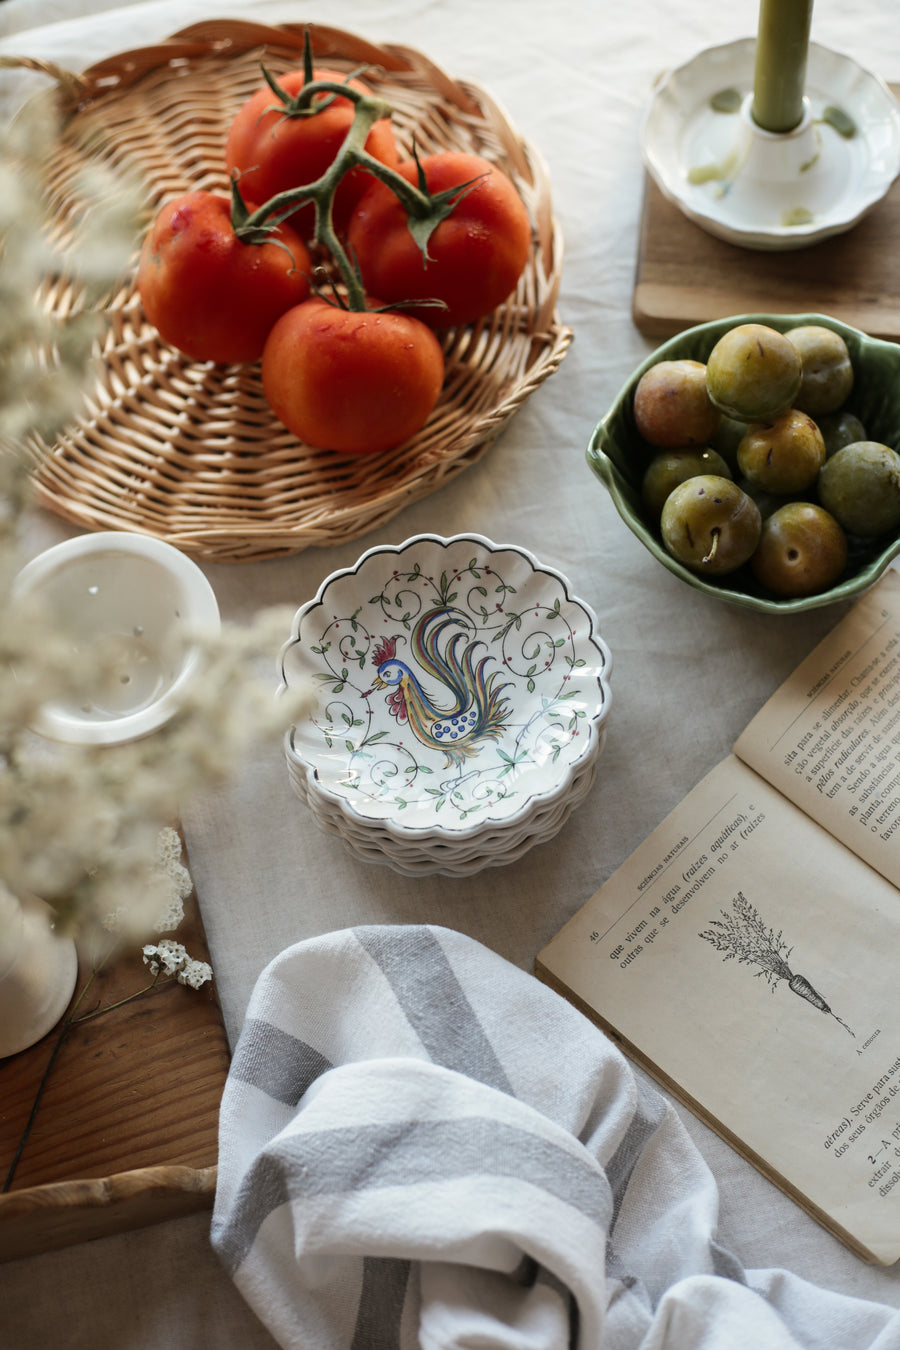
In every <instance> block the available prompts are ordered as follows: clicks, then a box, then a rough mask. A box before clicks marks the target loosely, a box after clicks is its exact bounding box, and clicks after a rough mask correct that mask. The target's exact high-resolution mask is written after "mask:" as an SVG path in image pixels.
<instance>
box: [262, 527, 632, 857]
mask: <svg viewBox="0 0 900 1350" xmlns="http://www.w3.org/2000/svg"><path fill="white" fill-rule="evenodd" d="M280 665H281V690H282V691H284V690H287V689H296V688H298V687H307V688H309V687H311V688H312V689H313V691H314V696H315V701H314V706H313V707H312V708H311V710H310V712H309V713H308V714H307V715H306V716H305V717H304V718H302V719H301V720H300V721H298V722H297V723H296V724H295V725H294V726H293V727H291V729H290V731H289V732H288V733H287V736H286V738H285V756H286V760H287V767H288V777H289V780H290V782H291V785H292V787H293V788H294V791H295V792H296V794H297V796H298V797H299V798H300V799H301V801H303V802H305V804H306V805H307V807H308V808H309V810H310V811H311V812H312V814H313V816H314V818H315V819H316V821H317V822H318V823H319V825H320V826H321V827H322V828H323V829H324V830H326V831H327V832H329V833H331V834H334V835H337V836H339V837H340V838H341V840H342V841H343V843H344V845H345V846H346V847H347V848H348V849H349V851H350V852H351V853H352V854H353V855H354V856H356V857H357V858H360V859H362V860H364V861H367V862H374V863H381V864H385V865H387V866H390V867H393V868H394V869H395V870H396V871H398V872H402V873H404V874H406V875H425V874H428V873H433V872H440V873H445V874H450V875H457V876H465V875H468V874H470V873H473V872H477V871H479V870H480V869H481V868H484V867H495V866H500V865H502V864H503V863H507V862H512V861H513V860H514V859H516V858H519V857H521V856H522V855H523V854H524V853H526V852H527V850H528V849H530V848H532V847H533V846H534V845H535V844H539V843H544V842H546V841H547V840H549V839H551V838H552V837H553V836H554V835H555V834H556V833H557V831H558V830H560V829H561V828H562V826H563V824H564V823H565V821H566V820H567V819H568V817H569V815H570V814H571V812H572V811H573V810H574V809H575V807H576V806H577V805H578V804H579V803H580V802H581V801H583V800H584V798H585V796H586V795H587V793H588V792H589V790H590V788H591V785H592V783H593V781H594V778H595V775H596V771H597V761H598V759H599V756H600V751H601V749H602V746H603V740H604V736H605V731H606V724H607V719H608V716H609V707H610V689H609V673H610V665H611V662H610V654H609V650H608V648H607V647H606V645H605V643H604V642H603V640H602V639H601V637H600V635H599V632H598V624H597V619H596V617H595V615H594V614H593V612H592V610H591V609H590V608H589V607H588V606H587V605H586V604H585V603H584V602H583V601H581V600H578V599H576V598H574V597H573V596H572V594H571V591H570V587H569V584H568V582H567V581H566V578H565V577H564V576H562V575H561V573H559V572H557V571H555V570H554V569H552V568H550V567H546V566H544V565H543V564H541V563H539V562H538V561H537V559H536V558H534V557H533V555H532V554H531V553H529V552H528V551H527V550H526V549H523V548H519V547H514V546H499V545H496V544H492V543H491V542H490V541H489V540H487V539H484V538H482V537H480V536H478V535H456V536H454V537H452V538H449V539H442V538H439V537H437V536H435V535H418V536H416V537H415V538H414V539H409V540H407V541H406V542H405V543H403V544H399V545H397V546H384V547H378V548H373V549H370V550H368V551H367V552H366V553H364V554H363V555H362V557H361V558H360V559H359V561H358V562H357V563H356V565H355V566H354V567H352V568H350V569H348V570H346V571H340V572H335V573H334V574H333V575H332V576H330V577H328V578H327V579H326V581H324V582H323V584H322V586H321V587H320V589H319V592H318V594H317V596H316V597H315V599H314V600H311V601H309V602H308V603H307V604H305V605H302V606H301V607H300V609H298V611H297V613H296V614H295V616H294V622H293V625H292V628H291V636H290V638H289V639H288V641H287V642H286V643H285V645H284V647H283V649H282V652H281V663H280Z"/></svg>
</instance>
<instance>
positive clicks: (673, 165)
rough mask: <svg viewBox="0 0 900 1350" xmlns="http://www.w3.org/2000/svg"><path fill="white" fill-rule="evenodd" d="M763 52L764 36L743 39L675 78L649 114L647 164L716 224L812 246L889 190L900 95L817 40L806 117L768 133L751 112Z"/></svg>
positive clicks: (897, 167) (749, 238)
mask: <svg viewBox="0 0 900 1350" xmlns="http://www.w3.org/2000/svg"><path fill="white" fill-rule="evenodd" d="M755 55H756V39H755V38H742V39H740V40H739V41H737V42H731V43H728V44H726V45H725V46H721V47H710V48H708V49H707V50H706V51H703V52H700V53H699V54H698V55H697V56H695V57H694V58H693V59H692V60H691V61H689V62H687V64H686V65H683V66H679V67H678V68H677V69H675V70H673V71H671V72H670V73H669V74H668V75H666V77H665V78H664V79H663V80H662V81H661V83H660V84H659V86H658V88H657V90H656V93H655V95H654V97H653V100H652V102H651V104H650V107H649V109H648V111H647V115H646V117H645V120H644V126H643V133H642V146H643V154H644V162H645V164H646V166H647V169H648V170H649V172H650V173H651V175H652V176H653V178H654V180H655V182H656V183H657V185H658V187H659V188H660V191H661V192H662V193H663V194H664V196H666V197H667V198H668V199H669V200H670V201H672V202H674V203H675V204H676V205H677V206H679V207H680V208H681V210H682V211H683V212H684V214H685V215H686V216H688V218H689V219H691V220H693V221H694V222H695V223H696V224H698V225H700V226H701V227H702V228H703V229H705V230H706V231H707V232H708V233H710V234H713V235H716V236H718V237H719V238H720V239H725V240H727V241H728V242H729V243H732V244H738V245H741V246H742V247H745V248H753V249H769V250H784V249H795V248H804V247H806V246H808V245H810V244H813V243H817V242H819V241H820V240H822V239H826V238H828V237H830V236H831V235H835V234H840V233H842V232H844V231H845V230H849V229H850V228H851V227H852V226H853V225H855V224H856V223H857V221H859V220H860V219H861V218H862V216H863V215H864V214H865V213H866V211H868V210H869V209H870V208H871V207H872V206H874V205H875V203H876V202H878V201H880V200H881V199H882V198H883V197H884V196H885V195H886V193H887V192H888V190H889V188H890V187H891V184H892V183H893V182H894V180H895V178H896V177H897V175H898V173H900V104H898V102H897V100H896V99H895V98H894V96H893V94H892V93H891V91H890V90H889V89H888V87H887V85H886V84H884V82H883V81H882V80H881V79H879V78H878V77H877V76H875V75H873V74H871V73H870V72H869V71H866V70H864V69H863V68H862V67H861V66H858V65H857V64H856V62H855V61H852V60H851V59H850V58H849V57H846V56H842V55H840V54H839V53H837V52H833V51H830V50H829V49H828V48H826V47H820V46H818V45H817V44H816V43H810V44H809V57H808V63H807V72H806V84H805V97H804V115H803V119H802V121H801V122H800V124H799V126H798V127H796V128H795V129H794V130H793V131H788V132H769V131H764V130H763V129H762V128H761V127H759V126H757V125H756V123H755V122H754V121H753V117H752V112H751V107H752V102H753V79H754V64H755ZM851 130H852V134H847V133H848V132H850V131H851Z"/></svg>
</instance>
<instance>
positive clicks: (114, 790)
mask: <svg viewBox="0 0 900 1350" xmlns="http://www.w3.org/2000/svg"><path fill="white" fill-rule="evenodd" d="M54 135H55V128H54V127H52V126H49V125H48V124H47V123H46V122H45V121H43V120H42V119H41V118H40V117H37V116H36V115H31V114H28V113H25V114H23V115H20V116H19V117H17V118H15V119H14V120H13V121H12V122H11V123H10V124H8V125H7V126H6V127H2V126H0V882H2V883H3V884H4V885H5V887H6V888H8V890H9V891H10V892H12V893H13V894H14V895H23V894H25V893H26V892H31V893H33V894H35V895H39V896H40V897H41V898H42V899H44V900H45V901H46V902H47V903H48V904H49V905H50V906H51V908H52V909H53V910H54V911H55V918H56V926H57V929H58V931H60V932H77V931H85V930H89V929H90V928H91V927H92V926H100V925H102V924H103V923H104V922H106V923H109V922H113V923H114V925H115V928H116V931H117V933H118V934H120V935H121V936H122V938H123V939H124V940H131V939H139V940H142V939H143V938H144V937H146V936H147V934H148V933H150V932H153V931H154V929H155V931H157V932H160V931H165V930H166V929H167V928H168V929H169V931H171V926H173V925H174V923H175V921H176V915H178V916H179V919H180V913H181V912H183V911H182V910H180V909H179V905H180V903H181V901H182V900H183V898H184V897H183V896H182V895H180V892H181V891H182V890H183V887H184V886H185V885H187V886H188V890H189V889H190V879H189V877H187V874H186V872H185V873H184V875H181V874H179V873H178V871H177V868H175V867H174V866H173V865H172V856H171V855H170V854H169V853H168V852H166V848H167V847H168V846H164V855H163V856H162V857H161V856H160V852H159V850H160V843H159V840H160V831H163V830H165V829H166V828H167V827H170V826H171V822H172V821H173V820H175V819H177V816H178V811H179V806H180V804H181V802H183V801H184V800H186V799H187V798H188V797H189V796H190V795H191V794H193V793H195V792H197V791H199V790H201V789H209V788H214V787H216V786H219V785H221V784H223V783H224V782H225V780H226V779H227V778H228V777H230V776H231V774H232V773H233V772H234V770H235V768H236V766H237V765H238V764H239V763H240V762H241V760H242V759H243V757H244V756H245V755H246V753H247V752H248V750H249V748H250V747H255V746H256V745H258V743H259V742H260V740H261V739H262V738H264V737H274V736H276V735H278V734H279V733H280V732H281V731H282V730H283V729H284V728H285V727H287V726H288V725H289V724H290V722H291V721H292V720H293V718H294V717H295V716H297V715H298V714H299V713H300V711H301V709H302V708H303V707H304V706H310V705H311V703H312V700H313V694H312V690H308V691H302V692H301V693H300V694H299V696H298V697H297V698H296V699H294V700H286V699H284V698H282V699H280V700H277V699H276V698H275V697H274V694H273V692H272V684H271V677H270V675H269V672H270V671H271V670H273V669H274V666H275V655H276V653H277V651H278V647H279V646H280V642H281V640H282V638H283V636H284V634H285V633H286V632H287V631H288V626H289V619H288V617H287V615H286V613H284V612H272V611H270V612H269V613H267V614H265V615H263V616H261V617H260V620H259V621H258V622H257V623H256V624H254V625H251V627H250V628H248V629H247V630H246V631H239V630H234V629H230V628H228V627H227V626H226V627H224V628H223V631H222V634H221V636H220V637H219V638H218V639H217V640H215V641H211V642H210V643H208V644H207V646H206V647H205V649H204V659H203V665H202V670H201V672H200V674H199V675H198V677H197V678H196V679H195V680H194V681H193V683H192V684H191V685H190V686H189V687H188V689H187V690H186V693H185V698H184V701H183V703H182V705H181V707H180V710H179V711H178V713H177V714H176V716H175V717H174V718H173V719H172V720H171V721H170V722H169V723H167V724H166V725H165V726H164V727H162V728H161V729H160V730H159V731H158V732H156V733H155V734H154V735H152V736H149V737H147V738H146V739H145V740H143V741H137V742H134V743H133V744H131V745H125V746H116V747H103V746H101V747H81V746H75V745H72V746H58V745H50V744H49V743H47V742H40V741H39V740H38V738H37V737H35V736H34V734H33V733H32V732H31V731H30V730H29V728H30V726H31V725H32V724H33V723H34V721H35V719H36V714H37V712H38V710H39V709H40V708H41V707H43V706H44V705H46V704H49V703H60V702H67V701H71V700H73V699H77V698H78V697H79V694H80V693H81V692H82V691H84V690H88V689H90V688H91V687H96V684H97V681H98V676H99V675H104V676H105V674H106V673H107V672H108V668H109V666H108V663H109V661H110V659H115V657H114V654H113V656H112V658H111V655H110V653H109V652H107V651H104V650H102V649H99V648H98V649H97V650H95V651H87V652H86V651H83V650H79V651H78V652H73V649H72V646H71V643H70V642H68V641H67V640H65V639H64V638H63V637H62V635H60V634H59V633H57V632H56V631H55V630H54V628H53V626H52V625H48V624H46V623H45V622H44V621H42V618H41V616H40V614H39V613H37V612H36V611H35V610H34V609H32V608H30V607H28V606H27V605H25V604H23V603H22V602H21V601H19V600H16V599H14V598H13V597H12V594H11V583H12V580H13V577H14V576H15V573H16V572H17V571H18V569H19V567H20V566H21V562H20V559H19V550H18V541H17V531H18V526H19V521H20V520H21V518H22V516H23V513H24V512H25V511H26V509H27V507H28V500H29V479H28V473H29V469H30V466H31V465H32V464H33V463H34V457H35V456H37V455H40V454H46V453H49V451H48V450H47V448H46V447H47V444H48V442H49V443H51V444H52V441H53V440H54V439H55V437H56V436H57V435H58V433H59V431H60V429H61V427H62V426H64V425H65V423H66V422H67V421H68V420H69V419H70V418H71V417H72V415H73V412H74V410H75V409H76V407H77V406H78V405H79V404H80V402H81V400H82V398H83V389H84V381H85V378H86V372H87V370H88V369H89V363H90V361H91V360H92V359H95V356H96V349H95V348H92V343H93V341H94V332H95V326H94V317H95V316H93V315H92V314H90V313H89V312H88V311H87V310H85V311H84V312H81V313H80V312H79V307H78V305H77V304H74V303H73V312H72V313H71V314H70V315H68V316H67V317H66V319H65V320H64V321H63V320H61V319H59V318H54V317H53V315H52V313H51V311H50V309H49V308H48V307H46V306H45V305H44V303H43V298H44V297H45V295H46V288H47V285H48V284H49V283H47V282H46V278H47V276H48V273H52V272H53V270H54V267H55V268H56V269H57V270H59V267H60V264H59V262H58V254H59V251H60V249H61V248H63V247H65V248H66V249H68V250H69V252H67V253H66V263H65V265H66V269H67V270H68V271H69V273H70V274H74V271H75V269H76V263H75V262H73V256H74V255H73V252H72V250H74V253H75V254H77V252H78V248H81V250H82V256H83V260H84V265H83V266H82V268H81V273H80V278H81V279H80V281H79V283H78V284H79V285H80V286H81V288H82V289H81V291H80V292H79V293H78V294H79V296H81V297H87V298H90V297H91V296H99V295H101V293H102V288H103V285H104V284H106V285H110V284H112V282H113V281H115V280H116V273H117V271H118V269H119V268H120V267H121V264H122V258H123V257H124V256H125V255H126V254H127V253H128V251H129V250H133V248H134V243H135V240H136V234H137V226H136V222H135V218H134V215H133V213H132V212H131V209H130V206H129V204H128V202H127V200H126V198H125V194H124V192H123V190H122V187H121V184H120V183H118V182H115V183H111V182H110V181H109V180H105V181H101V182H100V184H99V185H98V184H97V183H91V182H86V183H85V182H82V183H80V184H78V185H77V202H76V206H75V207H73V213H72V214H73V219H74V221H75V224H77V226H78V229H77V230H74V229H73V238H72V239H71V240H65V241H60V240H58V239H55V238H54V239H50V238H49V237H48V236H47V233H46V231H45V230H44V228H43V225H44V209H43V205H42V199H41V183H40V174H39V172H38V170H37V165H38V164H39V163H40V160H41V157H42V156H43V155H44V154H46V152H47V149H48V147H49V146H50V145H51V144H52V141H53V138H54ZM92 194H93V196H92ZM98 195H99V198H100V200H99V201H98V200H97V197H98ZM112 218H116V219H117V221H118V225H117V227H115V228H114V227H112V226H111V225H110V224H109V221H110V219H112ZM123 221H124V222H125V223H124V225H123ZM112 234H115V238H112ZM98 239H99V242H100V248H99V250H98V248H97V243H98ZM104 258H105V260H106V263H105V264H104ZM54 259H57V261H56V262H54ZM261 658H262V659H265V678H264V679H263V678H262V677H261V675H260V674H259V669H258V668H259V663H260V660H261ZM171 848H172V850H174V844H171ZM186 893H187V892H185V894H186ZM111 916H114V918H112V919H111ZM0 921H2V915H0ZM160 925H162V926H160ZM187 959H188V960H189V959H190V958H187ZM195 965H196V969H195V966H194V965H186V966H185V967H184V973H185V982H187V983H193V982H194V980H196V979H200V980H201V982H202V980H203V979H205V978H208V977H207V976H205V975H204V973H203V969H204V967H203V963H195Z"/></svg>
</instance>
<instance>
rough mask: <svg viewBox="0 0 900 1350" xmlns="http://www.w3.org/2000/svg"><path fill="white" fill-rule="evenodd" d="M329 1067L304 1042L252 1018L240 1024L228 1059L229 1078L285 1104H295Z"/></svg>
mask: <svg viewBox="0 0 900 1350" xmlns="http://www.w3.org/2000/svg"><path fill="white" fill-rule="evenodd" d="M331 1068H333V1065H332V1064H331V1063H330V1061H329V1060H327V1059H326V1058H325V1056H324V1055H320V1054H319V1052H318V1050H315V1049H313V1047H312V1046H311V1045H307V1043H306V1041H301V1040H298V1038H297V1037H296V1036H289V1035H288V1033H287V1032H286V1031H279V1029H278V1027H273V1026H272V1025H271V1023H269V1022H262V1021H259V1020H256V1019H253V1018H248V1019H247V1021H246V1022H245V1023H244V1028H243V1030H242V1032H241V1035H240V1037H239V1039H238V1043H237V1045H236V1046H235V1051H234V1057H233V1058H232V1061H231V1074H232V1075H233V1077H235V1078H237V1079H240V1081H241V1082H242V1083H249V1084H250V1085H251V1087H256V1088H259V1089H260V1091H261V1092H265V1093H267V1094H268V1095H269V1096H270V1097H272V1098H274V1100H275V1101H277V1102H285V1103H286V1104H287V1105H288V1106H296V1105H297V1103H298V1102H299V1100H300V1098H301V1097H302V1096H303V1094H304V1092H305V1091H306V1089H307V1088H308V1087H309V1085H310V1083H313V1082H315V1080H316V1079H317V1078H318V1077H319V1075H320V1074H323V1073H327V1072H328V1070H329V1069H331Z"/></svg>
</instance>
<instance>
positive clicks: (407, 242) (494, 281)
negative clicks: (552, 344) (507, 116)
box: [347, 151, 531, 328]
mask: <svg viewBox="0 0 900 1350" xmlns="http://www.w3.org/2000/svg"><path fill="white" fill-rule="evenodd" d="M419 166H420V167H421V170H422V172H423V173H424V176H425V183H426V185H427V188H428V191H429V192H430V193H432V194H437V193H439V192H445V191H446V190H447V189H452V188H453V187H455V186H460V188H461V191H460V196H459V199H458V200H457V202H456V204H455V206H454V208H453V211H452V213H451V214H450V215H448V216H447V217H446V218H445V219H444V220H442V221H441V222H440V224H439V225H437V226H436V228H435V229H434V230H433V232H432V233H431V235H430V236H429V238H428V241H427V257H426V256H423V253H422V249H421V248H420V246H419V244H418V242H417V241H416V239H415V237H414V236H413V234H412V233H411V231H410V227H409V220H408V216H407V211H406V208H405V207H404V206H403V205H401V203H400V201H399V200H398V198H397V197H396V196H395V194H394V193H393V191H392V190H391V188H390V187H389V186H388V185H387V184H386V183H382V182H379V181H376V182H373V183H372V185H371V187H369V189H368V190H367V192H366V194H365V196H364V197H363V198H362V200H361V201H360V202H359V204H358V206H357V207H356V209H355V211H354V212H353V215H352V216H351V218H350V224H349V226H348V228H347V244H348V247H349V249H350V251H351V252H352V253H353V254H355V256H356V259H357V261H358V263H359V268H360V272H361V274H362V279H363V282H364V284H365V286H366V288H367V289H368V290H369V291H371V293H372V294H373V295H380V296H381V298H382V299H383V300H384V301H385V302H386V303H387V304H396V303H398V302H399V301H401V300H403V301H406V300H427V299H437V300H442V301H443V302H444V306H445V308H440V307H438V306H433V307H431V306H429V307H425V306H421V307H417V306H414V307H411V308H410V309H409V310H408V312H409V313H411V314H415V315H416V316H417V317H418V318H420V319H421V320H422V321H423V322H424V323H427V324H428V325H429V326H430V327H432V328H452V327H455V326H456V325H457V324H463V323H470V322H473V321H474V320H476V319H480V318H483V317H484V316H485V315H486V314H489V313H490V312H491V310H493V309H495V308H496V307H497V305H499V304H501V303H502V301H504V300H505V299H506V298H507V296H508V295H509V294H510V292H511V291H512V290H513V289H514V288H515V285H516V283H517V281H518V280H519V277H520V276H521V274H522V272H523V271H524V268H525V265H526V263H527V261H528V257H529V254H530V252H531V224H530V221H529V219H528V212H527V210H526V208H525V204H524V202H523V201H522V198H521V197H520V196H519V194H518V192H517V191H516V189H515V187H514V185H513V183H512V181H511V180H510V179H509V178H508V177H507V176H506V174H504V173H503V172H502V171H501V170H500V169H498V168H495V167H494V165H492V164H490V163H489V162H488V161H487V160H484V159H482V158H481V157H480V156H477V155H467V154H462V153H460V152H452V151H448V152H444V153H441V154H434V155H426V156H423V157H422V158H421V160H420V161H419ZM419 166H417V165H416V163H414V162H412V161H410V162H404V163H402V164H400V165H399V166H398V172H399V173H400V174H402V175H403V177H404V178H406V179H407V180H408V181H409V182H410V183H413V184H415V183H417V182H418V174H419ZM471 180H475V181H474V183H473V184H472V186H471V187H468V188H464V187H462V185H463V184H466V183H469V182H470V181H471ZM404 308H405V306H404Z"/></svg>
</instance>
